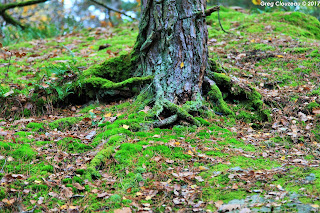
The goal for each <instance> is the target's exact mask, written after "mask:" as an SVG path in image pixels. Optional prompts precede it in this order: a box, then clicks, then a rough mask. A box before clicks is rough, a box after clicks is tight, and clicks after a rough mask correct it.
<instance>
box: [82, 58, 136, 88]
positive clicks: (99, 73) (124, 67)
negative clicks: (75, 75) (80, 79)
mask: <svg viewBox="0 0 320 213" xmlns="http://www.w3.org/2000/svg"><path fill="white" fill-rule="evenodd" d="M130 60H131V58H130V55H120V56H118V57H115V58H112V59H109V60H107V61H105V62H103V63H102V64H99V65H95V66H93V67H91V68H89V69H87V70H85V71H84V72H83V76H84V77H85V78H92V77H100V78H102V79H109V80H111V79H112V81H113V82H121V81H124V80H126V79H128V78H130V76H131V73H132V68H131V64H130Z"/></svg>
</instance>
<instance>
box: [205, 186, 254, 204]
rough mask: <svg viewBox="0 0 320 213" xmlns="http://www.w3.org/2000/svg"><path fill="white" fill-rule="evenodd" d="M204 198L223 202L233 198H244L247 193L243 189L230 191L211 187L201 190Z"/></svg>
mask: <svg viewBox="0 0 320 213" xmlns="http://www.w3.org/2000/svg"><path fill="white" fill-rule="evenodd" d="M203 196H204V199H205V200H207V201H213V202H216V201H219V200H221V201H223V202H224V203H228V202H229V201H231V200H234V199H239V200H240V199H244V198H246V196H248V193H247V192H246V191H244V190H237V191H230V190H221V189H212V188H205V189H204V190H203Z"/></svg>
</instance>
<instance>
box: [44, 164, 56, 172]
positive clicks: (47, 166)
mask: <svg viewBox="0 0 320 213" xmlns="http://www.w3.org/2000/svg"><path fill="white" fill-rule="evenodd" d="M41 171H47V172H53V166H52V165H44V166H43V167H42V168H41Z"/></svg>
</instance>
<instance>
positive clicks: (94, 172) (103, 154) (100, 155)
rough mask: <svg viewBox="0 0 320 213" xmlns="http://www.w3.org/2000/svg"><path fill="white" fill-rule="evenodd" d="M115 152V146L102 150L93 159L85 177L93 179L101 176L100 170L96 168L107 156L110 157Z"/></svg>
mask: <svg viewBox="0 0 320 213" xmlns="http://www.w3.org/2000/svg"><path fill="white" fill-rule="evenodd" d="M113 152H114V148H113V147H108V148H105V149H102V150H100V151H99V152H98V153H97V154H96V156H95V157H94V158H93V159H92V160H91V162H90V164H89V166H88V168H87V171H86V174H85V177H86V178H87V179H89V180H91V178H92V177H95V178H96V177H100V174H99V172H98V171H97V170H96V169H97V168H99V167H100V166H101V165H102V164H103V163H104V162H105V160H106V159H107V158H109V157H110V156H111V154H112V153H113Z"/></svg>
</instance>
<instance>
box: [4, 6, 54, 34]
mask: <svg viewBox="0 0 320 213" xmlns="http://www.w3.org/2000/svg"><path fill="white" fill-rule="evenodd" d="M46 1H48V0H29V1H21V2H18V1H16V2H11V3H7V1H4V3H0V16H1V17H2V18H3V20H4V21H5V22H6V23H7V24H12V25H13V26H16V27H20V28H22V29H25V28H26V27H27V26H28V25H24V24H22V23H21V21H19V20H17V19H15V18H14V17H13V16H12V15H10V14H9V13H8V10H10V9H15V8H22V7H26V6H31V5H37V4H39V3H43V2H46Z"/></svg>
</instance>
